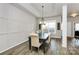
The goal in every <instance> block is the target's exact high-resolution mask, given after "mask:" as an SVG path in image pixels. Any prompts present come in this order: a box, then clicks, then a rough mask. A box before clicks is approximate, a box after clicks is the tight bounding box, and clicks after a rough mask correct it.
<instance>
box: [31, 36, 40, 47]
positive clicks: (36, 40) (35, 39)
mask: <svg viewBox="0 0 79 59" xmlns="http://www.w3.org/2000/svg"><path fill="white" fill-rule="evenodd" d="M38 44H39V37H38V35H32V36H31V45H32V46H37V45H38Z"/></svg>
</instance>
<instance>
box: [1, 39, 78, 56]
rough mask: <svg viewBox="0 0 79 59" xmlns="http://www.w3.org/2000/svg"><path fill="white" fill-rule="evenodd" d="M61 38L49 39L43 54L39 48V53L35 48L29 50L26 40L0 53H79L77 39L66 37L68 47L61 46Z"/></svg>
mask: <svg viewBox="0 0 79 59" xmlns="http://www.w3.org/2000/svg"><path fill="white" fill-rule="evenodd" d="M61 43H62V42H61V39H51V45H50V48H49V49H48V50H47V52H46V53H45V54H44V53H43V50H42V49H40V51H39V53H38V52H37V51H36V49H33V51H32V52H31V51H30V50H29V44H28V42H25V43H23V44H21V45H19V46H17V47H14V48H12V49H10V50H8V51H5V52H3V53H0V54H1V55H79V40H77V39H70V38H69V39H68V47H67V49H66V48H62V45H61Z"/></svg>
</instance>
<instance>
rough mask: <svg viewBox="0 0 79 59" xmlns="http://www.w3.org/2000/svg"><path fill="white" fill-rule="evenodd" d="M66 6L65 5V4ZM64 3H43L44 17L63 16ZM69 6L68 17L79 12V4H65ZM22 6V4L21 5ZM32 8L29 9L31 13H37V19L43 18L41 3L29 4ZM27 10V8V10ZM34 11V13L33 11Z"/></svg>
mask: <svg viewBox="0 0 79 59" xmlns="http://www.w3.org/2000/svg"><path fill="white" fill-rule="evenodd" d="M63 4H64V3H63ZM63 4H62V3H43V5H44V16H45V17H50V16H58V15H62V5H63ZM65 4H67V6H68V15H70V14H71V13H74V12H77V13H78V12H79V3H65ZM20 5H22V4H20ZM27 5H28V4H27V3H26V4H24V5H23V6H24V7H26V6H27ZM29 5H30V6H31V9H30V7H28V8H29V11H30V10H31V12H34V13H37V14H38V15H36V16H37V17H41V15H42V14H41V13H42V4H41V3H29ZM26 9H27V8H26ZM32 9H34V11H33V10H32Z"/></svg>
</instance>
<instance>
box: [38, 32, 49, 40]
mask: <svg viewBox="0 0 79 59" xmlns="http://www.w3.org/2000/svg"><path fill="white" fill-rule="evenodd" d="M48 36H49V34H48V33H42V34H39V39H47V38H48Z"/></svg>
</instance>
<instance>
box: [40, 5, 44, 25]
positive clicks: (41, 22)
mask: <svg viewBox="0 0 79 59" xmlns="http://www.w3.org/2000/svg"><path fill="white" fill-rule="evenodd" d="M41 7H42V16H41V21H40V24H42V25H45V22H44V5H43V4H42V6H41Z"/></svg>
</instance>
